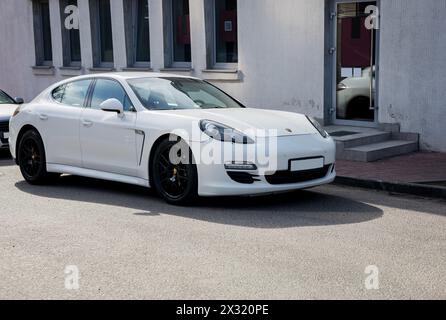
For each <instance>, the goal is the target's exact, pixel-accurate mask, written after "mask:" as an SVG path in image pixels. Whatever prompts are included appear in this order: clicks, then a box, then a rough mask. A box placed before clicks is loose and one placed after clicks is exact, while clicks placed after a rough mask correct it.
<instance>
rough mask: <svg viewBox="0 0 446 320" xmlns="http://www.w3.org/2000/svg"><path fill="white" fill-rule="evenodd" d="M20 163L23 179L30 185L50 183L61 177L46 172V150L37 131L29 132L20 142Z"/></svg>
mask: <svg viewBox="0 0 446 320" xmlns="http://www.w3.org/2000/svg"><path fill="white" fill-rule="evenodd" d="M18 163H19V167H20V171H21V172H22V175H23V178H25V180H26V181H27V182H28V183H30V184H44V183H48V182H50V181H52V180H54V178H57V177H58V176H59V174H56V173H49V172H47V171H46V158H45V148H44V146H43V142H42V139H41V137H40V135H39V133H38V132H37V131H35V130H30V131H27V132H26V133H25V134H24V135H23V137H22V139H21V140H20V143H19V148H18Z"/></svg>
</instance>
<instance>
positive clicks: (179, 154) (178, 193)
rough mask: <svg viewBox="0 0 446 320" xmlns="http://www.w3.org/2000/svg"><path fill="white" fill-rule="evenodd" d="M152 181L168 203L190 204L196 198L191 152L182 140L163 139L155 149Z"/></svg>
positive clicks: (196, 184) (195, 169) (195, 168)
mask: <svg viewBox="0 0 446 320" xmlns="http://www.w3.org/2000/svg"><path fill="white" fill-rule="evenodd" d="M151 174H152V177H153V179H152V182H153V184H154V187H155V189H156V191H157V192H158V194H159V195H160V196H161V197H163V198H164V200H166V201H167V202H168V203H171V204H175V205H187V204H191V203H192V201H193V200H195V199H196V198H197V189H198V175H197V167H196V165H195V164H194V163H193V156H192V152H191V150H190V149H189V147H188V146H187V145H186V143H184V142H183V141H182V140H180V141H169V140H165V141H163V142H161V143H160V145H159V146H158V148H157V149H156V151H155V154H154V157H153V162H152V168H151Z"/></svg>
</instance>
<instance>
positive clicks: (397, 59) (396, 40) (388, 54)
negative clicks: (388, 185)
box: [379, 0, 446, 152]
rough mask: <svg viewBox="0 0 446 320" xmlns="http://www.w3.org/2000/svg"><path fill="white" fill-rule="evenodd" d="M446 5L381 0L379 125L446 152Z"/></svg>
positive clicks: (434, 1)
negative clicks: (397, 128) (392, 126)
mask: <svg viewBox="0 0 446 320" xmlns="http://www.w3.org/2000/svg"><path fill="white" fill-rule="evenodd" d="M445 31H446V1H445V0H422V1H419V0H382V1H381V42H380V45H381V47H380V84H379V106H380V108H381V109H380V110H379V121H380V122H382V123H394V122H396V123H400V124H401V130H402V131H406V132H416V133H420V135H421V147H422V148H423V149H428V150H435V151H443V152H445V151H446V138H445V136H446V125H445V124H446V32H445Z"/></svg>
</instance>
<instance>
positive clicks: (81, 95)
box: [52, 80, 91, 107]
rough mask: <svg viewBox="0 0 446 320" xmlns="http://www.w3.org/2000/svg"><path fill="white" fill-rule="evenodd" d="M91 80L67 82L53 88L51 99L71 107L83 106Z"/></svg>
mask: <svg viewBox="0 0 446 320" xmlns="http://www.w3.org/2000/svg"><path fill="white" fill-rule="evenodd" d="M90 84H91V80H80V81H75V82H69V83H66V84H63V85H61V86H60V87H57V88H56V89H54V90H53V93H52V96H53V99H54V100H56V101H57V102H60V103H62V104H65V105H68V106H72V107H83V106H84V102H85V98H86V97H87V93H88V88H89V86H90Z"/></svg>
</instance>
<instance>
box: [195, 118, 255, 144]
mask: <svg viewBox="0 0 446 320" xmlns="http://www.w3.org/2000/svg"><path fill="white" fill-rule="evenodd" d="M200 129H201V131H203V132H204V133H206V134H207V135H208V136H209V137H211V138H212V139H215V140H219V141H223V142H233V143H242V144H251V143H254V140H252V139H251V138H250V137H248V136H247V135H245V134H243V133H242V132H240V131H237V130H235V129H233V128H231V127H228V126H225V125H224V124H221V123H218V122H215V121H210V120H202V121H200Z"/></svg>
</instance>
